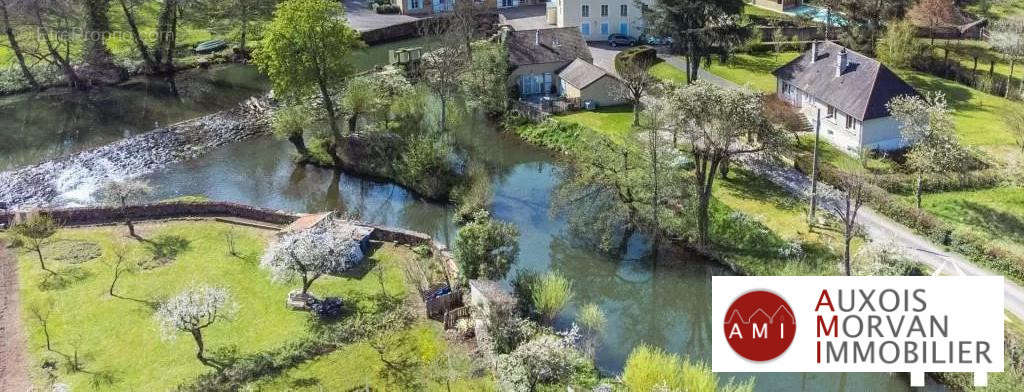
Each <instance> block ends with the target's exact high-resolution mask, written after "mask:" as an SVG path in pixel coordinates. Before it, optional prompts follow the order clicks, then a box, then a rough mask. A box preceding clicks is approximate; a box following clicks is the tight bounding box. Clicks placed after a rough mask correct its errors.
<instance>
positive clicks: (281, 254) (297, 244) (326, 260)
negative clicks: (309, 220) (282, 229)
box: [260, 223, 363, 296]
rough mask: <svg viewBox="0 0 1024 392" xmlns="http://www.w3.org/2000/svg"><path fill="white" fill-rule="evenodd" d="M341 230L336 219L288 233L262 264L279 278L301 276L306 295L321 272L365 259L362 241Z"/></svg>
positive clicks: (273, 275)
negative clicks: (342, 233)
mask: <svg viewBox="0 0 1024 392" xmlns="http://www.w3.org/2000/svg"><path fill="white" fill-rule="evenodd" d="M339 233H340V230H336V226H335V224H334V223H323V224H320V225H317V226H315V227H312V228H309V229H306V230H302V231H298V232H295V233H291V234H287V235H285V236H282V237H281V238H279V239H278V240H277V242H276V243H274V245H272V246H271V247H270V249H268V250H267V253H266V254H264V255H263V259H262V260H261V262H260V264H261V265H262V266H263V267H264V268H266V269H268V270H270V275H271V277H272V278H273V279H274V280H277V281H287V280H290V279H292V278H293V277H296V276H298V277H300V278H301V279H302V295H303V296H306V295H307V293H308V292H309V287H310V286H312V285H313V282H314V281H316V280H317V279H319V278H320V277H321V276H324V275H326V274H330V273H335V272H340V271H342V270H344V269H347V268H349V267H351V266H353V265H354V264H355V263H357V262H359V261H360V260H362V258H363V252H362V250H361V249H360V248H359V243H358V242H356V241H355V240H352V239H350V238H343V237H342V236H341V235H340V234H339Z"/></svg>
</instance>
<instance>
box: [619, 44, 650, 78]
mask: <svg viewBox="0 0 1024 392" xmlns="http://www.w3.org/2000/svg"><path fill="white" fill-rule="evenodd" d="M657 62H658V51H657V50H655V49H654V48H652V47H650V46H647V45H640V46H634V47H632V48H629V49H626V50H623V51H621V52H619V53H617V54H616V55H615V70H616V71H618V72H619V73H622V72H623V70H625V69H626V67H628V66H631V65H635V66H648V67H649V66H651V65H654V64H655V63H657Z"/></svg>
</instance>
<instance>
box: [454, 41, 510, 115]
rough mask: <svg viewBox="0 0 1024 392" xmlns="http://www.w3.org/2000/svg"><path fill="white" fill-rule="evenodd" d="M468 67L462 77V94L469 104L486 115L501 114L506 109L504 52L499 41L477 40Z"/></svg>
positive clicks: (505, 59) (505, 53) (505, 57)
mask: <svg viewBox="0 0 1024 392" xmlns="http://www.w3.org/2000/svg"><path fill="white" fill-rule="evenodd" d="M471 45H472V48H473V52H472V55H471V56H472V60H471V64H470V66H469V67H468V69H467V70H466V73H465V74H464V75H463V76H462V91H463V92H464V93H465V96H466V98H468V99H469V100H470V102H471V103H475V104H477V105H479V107H481V108H483V109H484V110H486V111H487V112H489V113H504V112H505V108H506V107H507V106H508V70H509V65H508V52H507V51H506V50H505V45H504V44H502V43H500V42H490V41H477V42H474V43H472V44H471Z"/></svg>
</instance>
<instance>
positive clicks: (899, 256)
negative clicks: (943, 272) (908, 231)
mask: <svg viewBox="0 0 1024 392" xmlns="http://www.w3.org/2000/svg"><path fill="white" fill-rule="evenodd" d="M928 270H929V268H928V266H926V265H924V264H923V263H920V262H917V261H914V260H911V259H910V258H908V257H907V255H906V254H904V253H903V252H902V251H901V250H900V249H899V248H896V247H892V246H888V245H879V244H871V245H869V246H865V247H864V248H862V249H861V250H860V251H858V252H857V254H856V255H854V263H853V271H854V275H864V276H924V275H927V274H928Z"/></svg>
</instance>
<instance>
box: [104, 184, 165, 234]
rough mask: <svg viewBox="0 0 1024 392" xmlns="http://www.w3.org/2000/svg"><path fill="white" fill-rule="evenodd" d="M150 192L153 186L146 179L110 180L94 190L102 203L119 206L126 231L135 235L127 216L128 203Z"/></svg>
mask: <svg viewBox="0 0 1024 392" xmlns="http://www.w3.org/2000/svg"><path fill="white" fill-rule="evenodd" d="M151 193H153V188H152V187H150V186H149V183H148V182H146V181H142V180H125V181H118V180H112V181H110V182H107V183H106V184H104V186H103V187H102V188H100V189H99V190H98V191H96V195H95V196H96V199H97V200H99V201H100V202H101V203H103V204H107V205H112V206H117V207H118V208H120V209H121V213H122V214H124V224H125V225H126V226H128V233H129V234H131V235H132V236H135V226H133V225H132V220H131V217H129V216H128V210H127V208H128V203H129V202H136V201H139V200H140V199H142V198H143V197H145V196H147V195H149V194H151Z"/></svg>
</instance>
